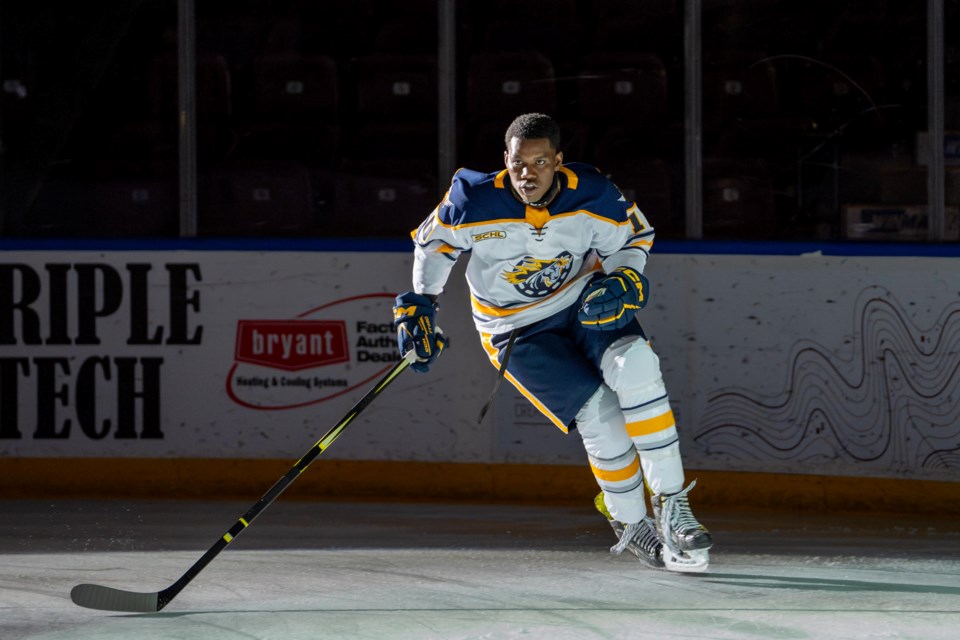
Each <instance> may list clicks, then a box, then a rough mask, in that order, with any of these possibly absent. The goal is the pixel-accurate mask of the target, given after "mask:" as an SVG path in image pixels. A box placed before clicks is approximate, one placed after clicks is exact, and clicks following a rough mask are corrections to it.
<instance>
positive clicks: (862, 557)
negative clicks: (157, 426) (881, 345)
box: [0, 501, 960, 640]
mask: <svg viewBox="0 0 960 640" xmlns="http://www.w3.org/2000/svg"><path fill="white" fill-rule="evenodd" d="M248 506H249V505H246V504H241V503H228V502H225V503H209V504H208V503H197V502H172V501H171V502H124V501H99V502H27V501H9V502H0V518H2V520H0V522H2V524H0V638H2V639H3V640H18V639H21V638H31V639H34V638H36V639H40V638H43V639H58V640H67V639H69V640H87V639H94V638H96V639H98V640H101V639H114V638H116V639H118V640H119V639H121V638H122V639H123V640H131V639H135V640H136V639H145V640H146V639H149V640H154V639H167V638H169V639H181V638H182V639H187V638H189V639H197V638H200V639H203V640H207V639H211V640H218V639H241V638H242V639H251V638H258V639H268V638H276V639H284V640H297V639H300V638H304V639H307V638H310V639H313V638H357V639H366V638H370V639H374V638H375V639H376V640H385V639H405V638H411V639H413V638H416V639H431V638H436V639H460V638H534V639H535V638H549V639H552V638H557V639H565V638H571V639H573V638H576V639H578V640H580V639H584V638H697V639H703V638H751V639H754V640H756V639H765V638H828V639H833V638H838V639H841V638H918V639H923V640H935V639H939V638H943V639H946V638H950V639H951V640H954V639H955V638H957V637H960V634H958V632H957V629H958V628H960V597H958V596H960V555H958V552H957V549H958V544H957V543H958V542H960V534H958V533H957V529H956V528H955V526H954V525H955V524H956V523H955V521H951V520H950V519H938V520H936V521H934V520H930V519H925V518H923V517H921V516H898V517H895V516H889V515H875V516H863V515H861V516H843V515H832V516H824V515H821V516H812V515H810V514H797V515H790V514H784V513H769V512H759V513H724V512H711V511H701V513H700V516H701V520H703V521H704V522H705V523H706V524H708V525H709V526H710V527H711V528H712V529H713V531H714V534H715V539H716V543H717V544H716V547H715V549H714V551H713V554H712V565H711V571H710V573H708V574H703V575H681V574H672V573H668V572H664V571H656V570H652V569H648V568H646V567H644V566H643V565H641V564H640V563H639V562H638V561H637V560H636V559H634V558H633V557H632V556H630V557H627V556H620V557H615V556H612V555H610V554H609V553H608V551H607V548H608V547H609V546H610V544H612V543H613V538H612V535H613V534H612V532H611V531H610V529H609V527H608V526H607V524H606V523H605V522H604V521H603V520H602V519H601V518H600V517H599V516H597V515H596V514H595V513H594V512H592V510H591V509H592V507H591V505H582V506H581V505H577V506H569V505H567V506H529V505H499V504H485V505H473V504H395V503H391V504H380V503H327V502H313V503H299V502H298V503H293V502H282V501H281V502H278V503H277V504H275V505H273V506H272V507H271V509H270V510H268V511H267V512H265V513H264V515H263V516H261V518H260V519H259V520H257V522H256V523H255V524H254V525H253V526H251V527H250V529H249V530H248V532H247V533H245V534H244V535H243V536H241V537H240V538H238V539H237V540H236V542H234V543H233V544H231V545H230V547H228V548H227V549H226V550H225V551H224V552H223V553H222V554H221V555H220V556H219V557H218V558H217V559H216V560H214V562H213V563H212V564H211V565H210V566H209V567H207V568H206V569H205V570H204V571H203V572H202V573H201V574H200V575H199V576H198V577H197V578H196V579H195V580H194V581H193V582H192V583H191V584H190V585H189V586H188V587H187V588H186V589H185V590H184V591H183V592H182V593H181V594H180V595H179V596H177V598H176V599H175V600H174V601H173V602H172V603H170V604H169V605H168V606H167V608H166V609H164V610H163V611H161V612H160V613H156V614H122V613H109V612H103V611H93V610H88V609H83V608H80V607H77V606H75V605H74V604H73V603H72V602H71V601H70V598H69V592H70V589H71V588H72V587H73V586H74V585H75V584H78V583H81V582H91V583H95V584H103V585H106V586H112V587H116V588H122V589H131V590H138V591H150V590H160V589H162V588H164V587H166V586H168V585H169V584H170V583H172V582H173V581H174V580H176V579H177V578H178V577H179V576H180V575H181V574H182V573H183V572H184V571H185V570H186V569H187V568H188V567H189V566H190V565H191V564H192V563H193V562H194V561H195V560H196V559H197V558H198V557H199V556H200V555H201V554H202V553H203V551H205V550H206V549H207V548H208V547H209V546H210V545H212V544H213V543H214V542H215V541H216V539H217V538H219V536H220V535H221V534H222V533H223V532H224V531H225V530H226V529H227V528H229V526H230V525H231V524H232V523H233V522H234V521H235V519H236V517H237V515H238V514H240V513H242V512H243V511H245V509H246V507H248Z"/></svg>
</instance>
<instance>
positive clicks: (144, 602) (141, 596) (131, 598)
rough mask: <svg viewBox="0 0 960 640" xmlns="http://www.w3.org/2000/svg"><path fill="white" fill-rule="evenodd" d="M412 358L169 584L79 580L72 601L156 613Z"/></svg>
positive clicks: (412, 354) (402, 365)
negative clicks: (149, 587) (154, 586)
mask: <svg viewBox="0 0 960 640" xmlns="http://www.w3.org/2000/svg"><path fill="white" fill-rule="evenodd" d="M415 359H416V351H415V350H412V349H411V350H410V351H409V352H408V353H407V355H406V356H404V357H403V358H402V359H401V360H400V361H399V362H398V363H397V364H396V365H394V367H393V368H392V369H390V371H388V372H387V373H386V375H384V376H383V377H382V378H381V379H380V381H379V382H377V384H375V385H374V386H373V388H371V389H370V390H369V391H368V392H367V393H366V395H365V396H363V397H362V398H360V400H359V401H357V404H355V405H354V406H353V408H352V409H351V410H350V411H348V412H347V414H346V415H345V416H343V418H341V419H340V422H338V423H337V424H335V425H334V426H333V427H332V428H331V429H330V430H329V431H327V433H326V434H324V436H323V437H322V438H320V440H318V441H317V442H316V444H314V445H313V446H312V447H311V448H310V450H309V451H307V453H306V454H304V456H303V457H302V458H300V459H299V460H297V462H296V464H294V465H293V467H291V468H290V470H289V471H287V473H286V474H285V475H284V476H283V477H281V478H280V479H279V480H277V481H276V482H275V483H274V485H273V486H272V487H270V489H269V490H268V491H267V492H266V493H265V494H263V496H262V497H261V498H260V500H258V501H257V503H256V504H254V505H253V506H252V507H250V509H249V510H248V511H247V512H246V513H245V514H243V516H242V517H240V518H239V519H238V520H237V522H236V523H235V524H234V525H233V526H232V527H231V528H230V529H229V530H228V531H227V532H226V533H225V534H223V536H222V537H221V538H220V539H219V540H217V541H216V542H215V543H214V544H213V546H212V547H210V548H209V549H207V552H206V553H204V554H203V555H202V556H201V557H200V559H198V560H197V561H196V562H194V563H193V566H191V567H190V568H189V569H187V571H186V572H185V573H184V574H183V575H182V576H180V578H179V579H178V580H177V581H176V582H174V583H173V584H171V585H170V586H169V587H167V588H166V589H164V590H162V591H155V592H148V593H143V592H140V591H124V590H123V589H114V588H113V587H104V586H102V585H97V584H78V585H77V586H75V587H74V588H73V589H71V590H70V599H71V600H73V602H74V604H76V605H79V606H81V607H87V608H88V609H100V610H103V611H125V612H130V613H156V612H157V611H160V610H161V609H163V608H164V607H165V606H167V605H168V604H169V603H170V601H171V600H173V599H174V598H175V597H177V594H178V593H180V592H181V591H182V590H183V588H184V587H186V586H187V585H188V584H189V583H190V582H191V581H192V580H193V579H194V578H196V577H197V574H199V573H200V572H201V571H203V569H204V567H206V566H207V565H208V564H210V562H211V561H212V560H213V559H214V558H216V557H217V556H218V555H219V554H220V552H221V551H223V550H224V549H225V548H226V546H227V545H229V544H230V543H231V542H233V541H234V540H235V539H236V538H237V536H239V535H240V534H241V533H243V531H244V530H245V529H246V528H247V527H249V526H250V525H251V524H252V523H253V521H254V519H255V518H256V517H257V516H258V515H260V513H262V512H263V510H264V509H266V508H267V507H269V506H270V505H271V504H273V501H274V500H276V499H277V498H278V497H279V496H280V494H281V493H283V492H284V491H285V490H286V489H287V487H288V486H290V485H291V484H292V483H293V481H294V480H296V479H297V478H298V477H299V476H300V474H301V473H303V472H304V471H305V470H306V469H307V467H308V466H309V465H310V463H311V462H313V461H314V459H316V457H317V456H319V455H320V454H321V453H323V452H324V451H325V450H326V449H327V447H329V446H330V445H331V444H333V442H334V441H335V440H336V439H337V438H338V437H339V436H340V434H341V433H342V432H343V431H344V430H345V429H346V428H347V425H349V424H350V423H351V422H353V419H354V418H356V417H357V416H358V415H360V412H361V411H363V410H364V409H365V408H366V407H367V406H368V405H369V404H370V403H371V402H373V400H374V398H376V397H377V396H378V395H380V392H381V391H383V390H384V389H385V388H386V387H387V385H388V384H390V383H391V382H393V380H394V379H395V378H396V377H397V376H398V375H400V373H401V372H402V371H403V370H404V369H406V368H407V367H409V366H410V364H411V363H412V362H413V361H414V360H415Z"/></svg>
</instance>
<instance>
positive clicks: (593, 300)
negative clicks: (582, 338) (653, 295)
mask: <svg viewBox="0 0 960 640" xmlns="http://www.w3.org/2000/svg"><path fill="white" fill-rule="evenodd" d="M649 291H650V283H649V282H648V281H647V279H646V278H645V277H644V276H643V274H642V273H640V272H639V271H637V270H636V269H631V268H630V267H620V268H619V269H616V270H614V271H613V272H612V273H610V274H608V275H607V276H606V277H603V278H600V279H599V280H596V281H594V282H593V284H590V285H589V286H587V288H586V289H585V290H584V291H583V297H582V298H581V300H582V303H581V305H580V311H579V312H578V313H577V319H578V320H580V324H582V325H583V326H584V327H586V328H587V329H592V330H594V331H613V330H615V329H620V328H622V327H625V326H627V323H629V322H630V321H631V320H633V316H634V314H635V313H636V312H637V311H639V310H640V309H643V308H644V307H645V306H646V305H647V297H648V295H649Z"/></svg>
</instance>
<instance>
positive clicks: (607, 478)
mask: <svg viewBox="0 0 960 640" xmlns="http://www.w3.org/2000/svg"><path fill="white" fill-rule="evenodd" d="M590 468H591V469H592V470H593V475H595V476H596V477H597V480H603V481H604V482H623V481H624V480H629V479H630V478H632V477H633V476H635V475H637V473H639V472H640V458H638V457H637V456H634V457H633V462H631V463H630V464H628V465H627V466H626V467H624V468H623V469H613V470H610V469H600V468H598V467H596V466H595V465H594V464H593V463H592V462H591V463H590Z"/></svg>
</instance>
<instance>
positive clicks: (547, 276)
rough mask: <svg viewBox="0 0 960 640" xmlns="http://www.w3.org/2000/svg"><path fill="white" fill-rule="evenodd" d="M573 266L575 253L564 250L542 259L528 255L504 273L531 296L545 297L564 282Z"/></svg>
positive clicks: (520, 290)
mask: <svg viewBox="0 0 960 640" xmlns="http://www.w3.org/2000/svg"><path fill="white" fill-rule="evenodd" d="M572 267H573V255H572V254H571V253H570V252H569V251H564V252H563V253H561V254H560V255H558V256H557V257H555V258H549V259H547V260H541V259H539V258H531V257H530V256H527V257H526V258H524V259H522V260H521V261H520V262H518V263H517V264H516V266H514V267H513V269H512V270H511V271H507V272H505V273H504V274H503V279H504V280H506V281H507V282H509V283H510V284H512V285H514V287H516V289H517V291H519V292H520V293H522V294H523V295H525V296H527V297H530V298H543V297H546V296H548V295H550V294H551V293H553V292H554V291H556V290H557V289H559V288H560V286H561V285H562V284H563V282H564V281H565V280H566V279H567V276H568V275H570V269H571V268H572Z"/></svg>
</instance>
